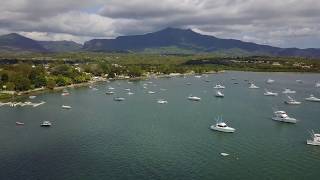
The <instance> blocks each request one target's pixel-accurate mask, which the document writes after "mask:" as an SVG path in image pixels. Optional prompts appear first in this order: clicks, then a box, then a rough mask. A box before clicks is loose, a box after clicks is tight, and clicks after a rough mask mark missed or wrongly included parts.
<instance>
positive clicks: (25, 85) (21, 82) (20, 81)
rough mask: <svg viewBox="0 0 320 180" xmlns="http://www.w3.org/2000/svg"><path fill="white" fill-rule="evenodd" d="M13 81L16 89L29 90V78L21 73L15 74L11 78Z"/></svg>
mask: <svg viewBox="0 0 320 180" xmlns="http://www.w3.org/2000/svg"><path fill="white" fill-rule="evenodd" d="M13 83H14V85H15V90H16V91H26V90H29V89H30V86H31V82H30V80H29V79H28V78H27V77H25V76H23V75H22V74H18V75H17V76H15V77H14V79H13Z"/></svg>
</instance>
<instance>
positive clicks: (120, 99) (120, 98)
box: [113, 97, 125, 101]
mask: <svg viewBox="0 0 320 180" xmlns="http://www.w3.org/2000/svg"><path fill="white" fill-rule="evenodd" d="M113 100H114V101H124V100H125V98H123V97H115V98H113Z"/></svg>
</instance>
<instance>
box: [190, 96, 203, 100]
mask: <svg viewBox="0 0 320 180" xmlns="http://www.w3.org/2000/svg"><path fill="white" fill-rule="evenodd" d="M188 99H189V100H191V101H200V100H201V98H200V97H197V96H192V95H190V96H189V97H188Z"/></svg>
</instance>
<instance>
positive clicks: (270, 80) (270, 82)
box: [266, 78, 274, 84]
mask: <svg viewBox="0 0 320 180" xmlns="http://www.w3.org/2000/svg"><path fill="white" fill-rule="evenodd" d="M266 82H267V83H268V84H272V83H274V80H273V79H270V78H269V79H268V80H267V81H266Z"/></svg>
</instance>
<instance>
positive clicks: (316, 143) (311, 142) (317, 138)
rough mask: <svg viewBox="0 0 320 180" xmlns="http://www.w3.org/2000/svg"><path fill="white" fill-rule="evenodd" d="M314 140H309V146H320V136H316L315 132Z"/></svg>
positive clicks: (312, 135) (313, 134) (312, 134)
mask: <svg viewBox="0 0 320 180" xmlns="http://www.w3.org/2000/svg"><path fill="white" fill-rule="evenodd" d="M311 137H312V139H308V140H307V144H308V145H313V146H320V134H315V133H314V132H313V131H312V133H311Z"/></svg>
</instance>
